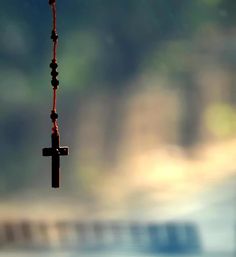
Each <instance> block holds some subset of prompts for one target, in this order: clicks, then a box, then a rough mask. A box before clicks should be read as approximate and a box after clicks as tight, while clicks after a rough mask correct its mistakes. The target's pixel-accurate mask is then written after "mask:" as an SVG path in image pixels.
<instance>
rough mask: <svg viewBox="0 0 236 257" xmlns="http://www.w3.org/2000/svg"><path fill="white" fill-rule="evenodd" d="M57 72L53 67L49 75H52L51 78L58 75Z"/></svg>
mask: <svg viewBox="0 0 236 257" xmlns="http://www.w3.org/2000/svg"><path fill="white" fill-rule="evenodd" d="M58 74H59V73H58V72H57V71H56V70H54V69H53V70H52V72H51V75H52V77H53V78H56V77H57V76H58Z"/></svg>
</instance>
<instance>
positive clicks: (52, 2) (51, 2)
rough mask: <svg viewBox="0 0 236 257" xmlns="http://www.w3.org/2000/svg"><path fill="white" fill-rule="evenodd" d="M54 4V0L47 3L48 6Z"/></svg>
mask: <svg viewBox="0 0 236 257" xmlns="http://www.w3.org/2000/svg"><path fill="white" fill-rule="evenodd" d="M55 2H56V0H49V1H48V3H49V4H50V5H52V4H54V3H55Z"/></svg>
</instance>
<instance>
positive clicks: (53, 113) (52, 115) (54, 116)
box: [50, 111, 58, 121]
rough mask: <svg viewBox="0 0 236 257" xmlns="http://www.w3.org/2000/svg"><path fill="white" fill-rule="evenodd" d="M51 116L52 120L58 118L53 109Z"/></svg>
mask: <svg viewBox="0 0 236 257" xmlns="http://www.w3.org/2000/svg"><path fill="white" fill-rule="evenodd" d="M50 118H51V119H52V121H55V120H56V119H58V114H57V113H56V112H55V111H52V112H51V115H50Z"/></svg>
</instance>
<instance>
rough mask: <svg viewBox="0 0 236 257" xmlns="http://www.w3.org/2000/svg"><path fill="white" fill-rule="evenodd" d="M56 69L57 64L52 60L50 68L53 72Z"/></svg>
mask: <svg viewBox="0 0 236 257" xmlns="http://www.w3.org/2000/svg"><path fill="white" fill-rule="evenodd" d="M57 67H58V65H57V63H56V62H55V61H54V60H52V62H51V63H50V68H52V69H53V70H55V69H56V68H57Z"/></svg>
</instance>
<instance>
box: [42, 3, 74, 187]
mask: <svg viewBox="0 0 236 257" xmlns="http://www.w3.org/2000/svg"><path fill="white" fill-rule="evenodd" d="M49 5H50V6H51V8H52V17H53V29H52V34H51V39H52V41H53V57H52V62H51V63H50V68H51V69H52V71H51V76H52V80H51V84H52V87H53V107H52V111H51V115H50V118H51V120H52V124H53V126H52V134H51V142H52V146H51V148H43V156H51V157H52V187H53V188H58V187H59V186H60V156H61V155H68V153H69V148H68V147H60V134H59V129H58V122H57V119H58V114H57V112H56V109H57V88H58V86H59V80H58V79H57V76H58V72H57V67H58V65H57V45H58V34H57V30H56V21H57V19H56V0H49Z"/></svg>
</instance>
